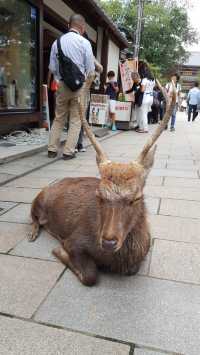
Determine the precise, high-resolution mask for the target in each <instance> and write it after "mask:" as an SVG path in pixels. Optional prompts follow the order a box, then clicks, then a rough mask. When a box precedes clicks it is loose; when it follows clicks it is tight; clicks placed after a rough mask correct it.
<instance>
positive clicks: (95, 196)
mask: <svg viewBox="0 0 200 355" xmlns="http://www.w3.org/2000/svg"><path fill="white" fill-rule="evenodd" d="M100 172H101V175H102V179H97V178H92V177H88V178H66V179H63V180H61V181H59V182H57V183H55V184H53V185H50V186H49V187H46V188H45V189H44V190H43V191H41V192H40V193H39V195H38V196H37V197H36V199H35V200H34V201H33V204H32V209H31V215H32V220H33V233H32V235H31V236H29V238H30V240H31V241H33V240H35V239H36V238H37V236H38V232H39V226H44V228H46V229H47V230H48V231H49V232H50V233H51V234H52V235H53V236H54V237H56V238H57V239H58V240H59V241H60V242H61V245H62V247H61V248H60V249H59V248H57V249H56V250H54V254H55V255H56V256H57V257H58V258H59V259H60V260H61V261H62V262H63V263H64V264H66V265H68V266H69V267H70V269H71V270H72V271H73V272H74V273H75V274H76V275H77V276H78V278H79V279H80V281H81V282H82V283H84V284H86V285H93V284H94V283H96V279H97V268H103V269H104V270H108V271H112V272H117V273H122V274H127V275H130V274H134V273H136V272H137V270H138V268H139V264H140V262H141V261H142V260H143V258H144V257H145V255H146V254H147V252H148V250H149V245H150V233H149V228H148V223H147V219H146V209H145V205H144V200H143V195H142V191H143V187H144V183H145V179H144V176H145V174H144V169H143V168H142V166H140V165H138V164H137V163H135V164H134V163H130V164H119V163H109V164H107V165H102V166H101V167H100ZM113 239H114V240H115V239H116V241H117V245H116V247H115V248H114V249H111V250H110V249H109V248H108V249H106V248H103V246H102V240H106V241H109V240H113Z"/></svg>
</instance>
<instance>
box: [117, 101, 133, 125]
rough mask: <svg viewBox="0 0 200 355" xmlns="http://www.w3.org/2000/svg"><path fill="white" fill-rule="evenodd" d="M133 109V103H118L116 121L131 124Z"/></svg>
mask: <svg viewBox="0 0 200 355" xmlns="http://www.w3.org/2000/svg"><path fill="white" fill-rule="evenodd" d="M131 107H132V102H120V101H117V103H116V121H120V122H130V120H131Z"/></svg>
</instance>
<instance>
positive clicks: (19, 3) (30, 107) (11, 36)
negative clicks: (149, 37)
mask: <svg viewBox="0 0 200 355" xmlns="http://www.w3.org/2000/svg"><path fill="white" fill-rule="evenodd" d="M84 5H85V6H83V4H82V2H81V1H79V0H77V1H76V2H74V1H70V0H69V1H68V0H57V1H52V0H9V1H8V0H1V2H0V134H1V133H3V132H6V131H8V130H10V129H14V128H17V127H20V126H22V125H30V124H37V125H39V124H40V123H41V119H42V84H43V83H44V82H46V78H47V71H48V60H49V54H50V48H51V45H52V43H53V41H54V40H55V39H56V38H58V37H59V36H60V35H61V34H62V33H65V32H66V29H67V24H68V22H67V21H68V19H69V16H70V15H71V14H72V13H73V12H79V13H81V14H82V15H83V16H85V17H86V21H87V32H88V35H89V38H90V40H91V43H92V45H93V50H94V53H95V55H96V56H97V57H98V59H99V60H100V61H101V62H102V63H103V64H104V74H103V77H104V79H105V73H106V70H107V67H109V68H110V66H111V65H112V64H111V63H112V53H113V56H114V58H113V59H114V62H116V63H117V60H118V58H117V59H116V53H117V55H119V51H120V49H123V48H124V47H126V45H127V42H126V40H125V39H124V38H123V36H122V35H121V34H120V32H119V31H118V30H117V29H116V27H115V26H114V24H113V23H112V22H111V21H110V20H109V19H108V18H107V17H106V16H105V14H104V13H103V12H102V11H101V9H100V8H99V7H98V6H97V5H96V2H95V1H94V0H87V1H85V2H84ZM87 6H88V8H87ZM101 16H102V17H101ZM103 44H104V45H103ZM115 66H116V65H115ZM103 77H102V78H103Z"/></svg>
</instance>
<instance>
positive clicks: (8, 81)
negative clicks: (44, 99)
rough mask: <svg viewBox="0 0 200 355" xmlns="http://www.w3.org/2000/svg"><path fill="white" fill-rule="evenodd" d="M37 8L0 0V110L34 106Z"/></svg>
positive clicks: (19, 1) (20, 0)
mask: <svg viewBox="0 0 200 355" xmlns="http://www.w3.org/2000/svg"><path fill="white" fill-rule="evenodd" d="M37 84H38V83H37V10H36V8H35V7H33V6H31V5H30V4H29V3H28V1H26V0H9V1H8V0H1V1H0V112H1V111H7V110H14V111H16V110H31V111H33V110H35V109H36V108H37Z"/></svg>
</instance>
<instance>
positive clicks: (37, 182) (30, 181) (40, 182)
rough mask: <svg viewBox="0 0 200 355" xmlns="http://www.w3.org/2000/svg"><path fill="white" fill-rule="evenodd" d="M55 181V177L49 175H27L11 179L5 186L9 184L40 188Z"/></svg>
mask: <svg viewBox="0 0 200 355" xmlns="http://www.w3.org/2000/svg"><path fill="white" fill-rule="evenodd" d="M54 181H55V178H48V177H43V178H40V177H38V178H36V177H35V178H34V177H30V176H29V175H28V176H25V177H21V178H19V179H16V180H14V181H11V182H9V183H7V184H6V185H5V187H7V186H12V187H22V188H30V189H38V188H43V187H45V186H47V185H49V184H51V183H52V182H54Z"/></svg>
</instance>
